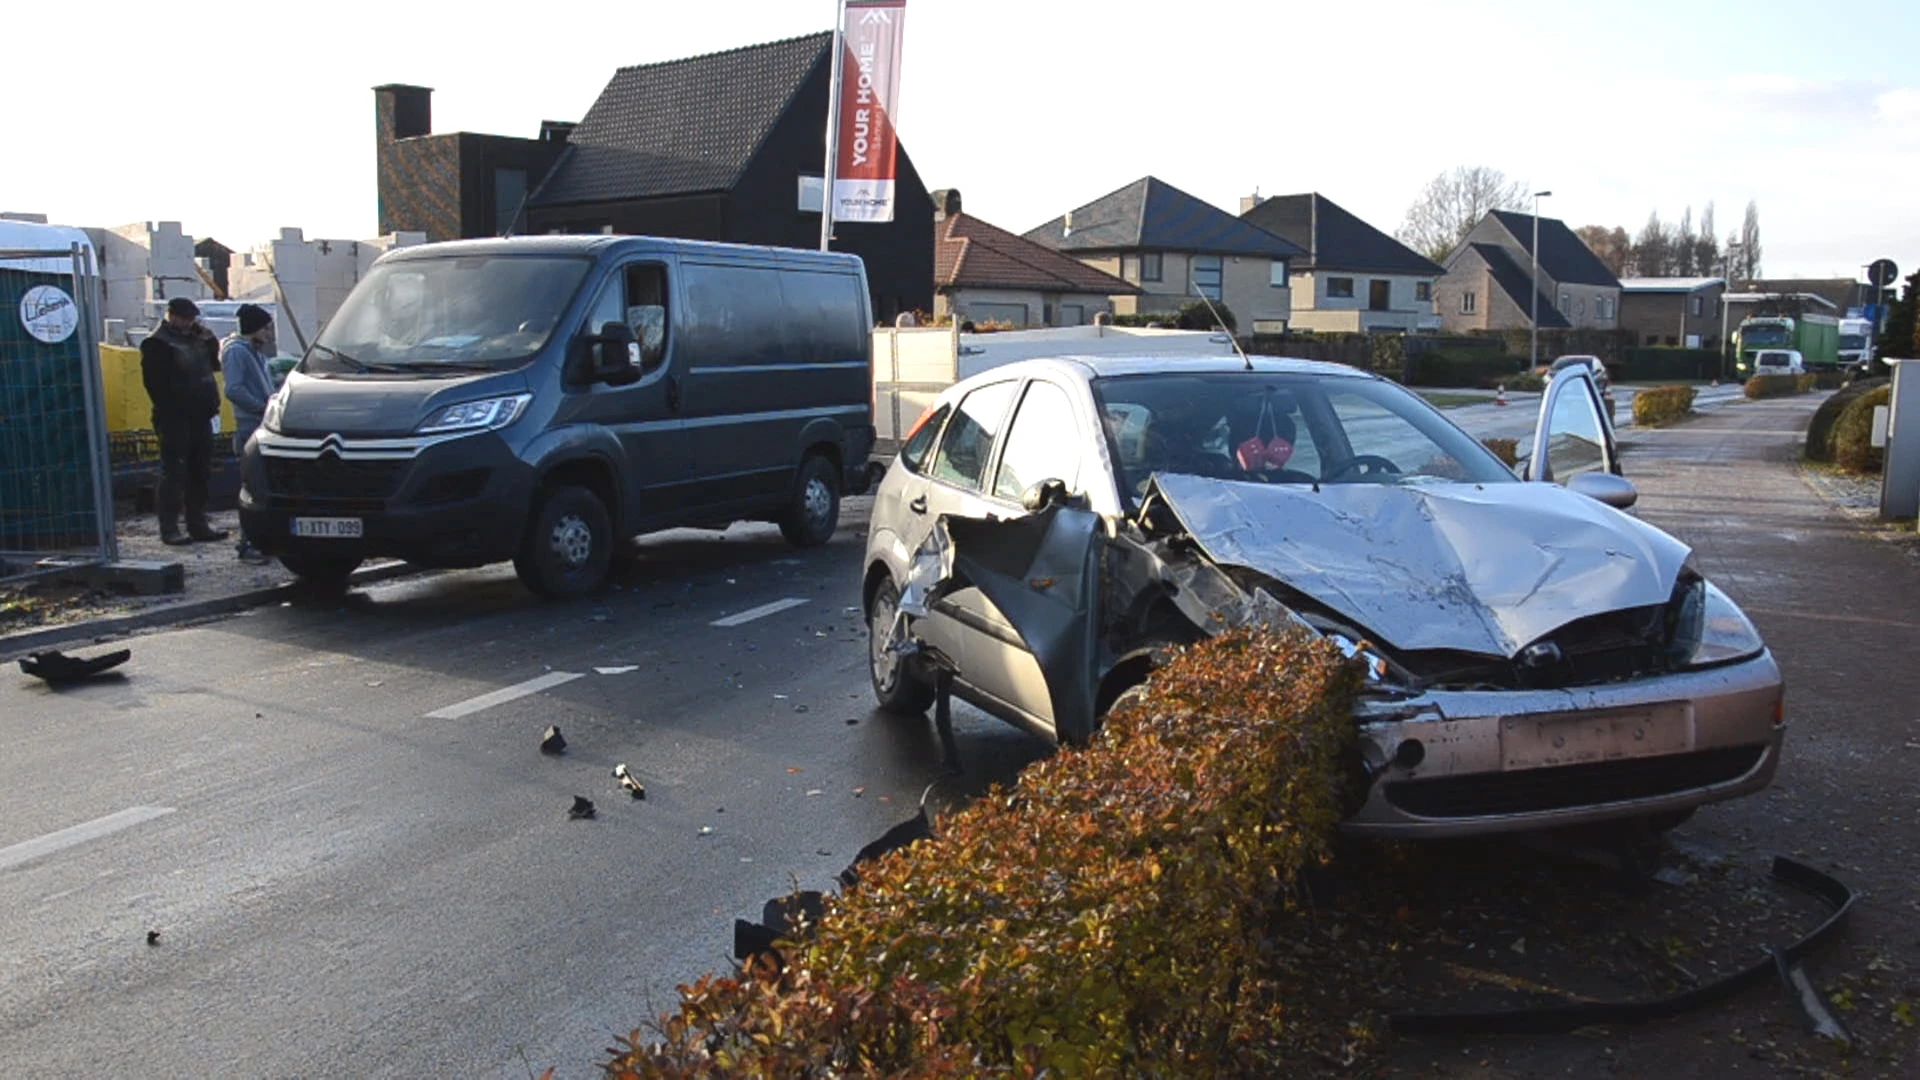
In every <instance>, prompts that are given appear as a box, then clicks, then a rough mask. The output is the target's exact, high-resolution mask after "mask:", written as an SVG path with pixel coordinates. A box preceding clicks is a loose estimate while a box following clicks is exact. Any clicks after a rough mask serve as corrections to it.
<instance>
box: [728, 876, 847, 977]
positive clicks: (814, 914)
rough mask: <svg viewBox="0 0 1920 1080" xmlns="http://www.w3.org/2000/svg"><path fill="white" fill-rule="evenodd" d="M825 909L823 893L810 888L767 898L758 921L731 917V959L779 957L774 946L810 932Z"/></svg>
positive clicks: (817, 923)
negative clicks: (770, 898) (787, 894)
mask: <svg viewBox="0 0 1920 1080" xmlns="http://www.w3.org/2000/svg"><path fill="white" fill-rule="evenodd" d="M825 911H826V897H825V895H824V894H822V893H819V892H816V891H814V890H811V889H807V890H802V891H800V892H797V893H793V894H791V895H789V896H777V897H775V898H773V899H772V900H769V901H767V903H766V906H765V907H763V908H761V910H760V921H759V922H757V923H756V922H748V921H747V920H745V919H735V920H733V956H734V959H736V960H751V959H753V958H754V957H756V956H761V955H772V956H773V957H775V958H776V959H778V958H779V956H780V953H779V950H777V949H776V948H774V946H775V945H777V944H778V943H779V942H782V941H792V940H794V939H795V938H796V937H799V936H800V935H802V934H805V933H807V932H809V931H811V930H812V929H813V928H814V927H815V926H817V925H819V922H820V916H821V915H822V914H823V913H824V912H825Z"/></svg>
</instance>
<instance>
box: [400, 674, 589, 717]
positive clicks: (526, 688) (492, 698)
mask: <svg viewBox="0 0 1920 1080" xmlns="http://www.w3.org/2000/svg"><path fill="white" fill-rule="evenodd" d="M579 677H580V676H579V674H578V673H576V672H572V671H549V672H547V673H546V674H545V675H542V676H540V677H539V678H537V679H528V680H527V681H526V682H523V683H514V684H513V685H512V686H506V687H502V688H500V689H498V690H495V691H493V692H492V693H490V694H481V695H480V696H479V697H474V698H468V699H467V700H465V701H462V702H460V703H459V704H457V705H449V706H447V707H446V708H444V709H435V710H434V711H432V712H430V713H428V714H427V719H429V720H458V719H460V718H461V717H463V716H470V715H472V714H473V713H477V712H479V711H480V710H482V709H491V708H493V707H494V706H495V705H505V704H506V703H507V702H509V701H518V700H520V699H521V698H523V697H527V696H528V695H530V694H537V693H539V692H540V691H542V690H551V689H553V688H554V687H556V686H563V685H565V684H567V683H570V682H572V681H573V680H575V679H577V678H579Z"/></svg>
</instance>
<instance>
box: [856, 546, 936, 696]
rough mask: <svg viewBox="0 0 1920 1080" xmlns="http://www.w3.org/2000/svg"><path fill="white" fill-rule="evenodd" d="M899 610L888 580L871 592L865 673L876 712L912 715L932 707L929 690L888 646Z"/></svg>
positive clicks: (891, 582)
mask: <svg viewBox="0 0 1920 1080" xmlns="http://www.w3.org/2000/svg"><path fill="white" fill-rule="evenodd" d="M899 610H900V590H898V589H896V588H894V587H893V581H892V580H891V579H889V580H887V581H883V582H881V583H880V588H879V589H877V590H875V591H874V594H873V603H871V604H869V605H868V615H867V674H868V676H869V677H870V678H871V679H872V680H873V698H874V700H875V701H877V702H879V703H880V711H882V712H890V713H897V714H899V715H901V716H915V715H919V714H922V713H925V712H926V711H927V706H929V705H932V704H933V697H934V692H933V687H931V686H928V685H927V684H926V683H924V682H922V681H921V680H919V679H918V678H915V677H914V673H913V668H912V667H911V666H910V665H909V664H907V662H906V661H905V660H903V659H902V658H901V657H900V656H899V655H898V654H896V653H894V652H893V651H891V650H890V649H889V648H888V646H889V645H891V644H892V643H893V622H894V616H895V614H897V613H898V612H899Z"/></svg>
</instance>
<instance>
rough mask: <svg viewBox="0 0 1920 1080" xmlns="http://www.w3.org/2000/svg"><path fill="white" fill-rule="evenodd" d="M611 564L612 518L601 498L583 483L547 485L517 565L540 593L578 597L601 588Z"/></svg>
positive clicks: (523, 578) (560, 597)
mask: <svg viewBox="0 0 1920 1080" xmlns="http://www.w3.org/2000/svg"><path fill="white" fill-rule="evenodd" d="M612 564H613V520H612V518H611V517H610V516H609V515H608V513H607V507H606V504H605V503H602V502H601V501H600V497H599V496H597V495H595V494H594V493H593V492H591V491H588V490H587V489H586V488H583V487H574V486H572V485H566V486H562V487H555V488H549V489H548V490H547V492H546V493H545V495H543V496H542V497H541V498H540V500H539V501H538V502H537V503H536V504H535V509H534V513H533V521H532V522H531V524H529V526H528V528H527V535H526V538H525V539H523V540H522V541H521V543H520V554H518V555H516V556H514V558H513V569H514V571H515V572H516V573H518V574H519V575H520V580H521V581H522V582H523V583H525V585H526V586H527V588H529V589H531V590H533V592H534V594H535V595H537V596H541V597H544V598H545V599H548V600H576V599H578V598H580V597H582V596H587V595H590V594H591V593H593V592H594V591H595V590H597V589H599V588H600V586H601V585H603V584H604V583H605V582H606V580H607V570H608V568H609V567H610V566H611V565H612Z"/></svg>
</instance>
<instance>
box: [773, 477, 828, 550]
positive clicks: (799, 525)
mask: <svg viewBox="0 0 1920 1080" xmlns="http://www.w3.org/2000/svg"><path fill="white" fill-rule="evenodd" d="M839 524H840V478H839V477H838V476H836V475H834V468H833V462H831V461H829V460H827V459H826V458H824V457H821V456H819V455H817V454H816V455H814V456H812V457H809V458H808V459H807V460H806V461H804V462H802V463H801V464H800V474H799V475H798V476H796V477H794V482H793V502H792V504H791V505H790V506H788V507H787V512H786V513H785V514H784V515H782V516H781V518H780V533H781V535H782V536H785V537H786V538H787V543H789V544H792V545H793V546H794V547H819V546H820V545H821V544H824V543H826V542H827V541H828V540H831V539H833V530H834V529H835V528H836V527H838V526H839Z"/></svg>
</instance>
